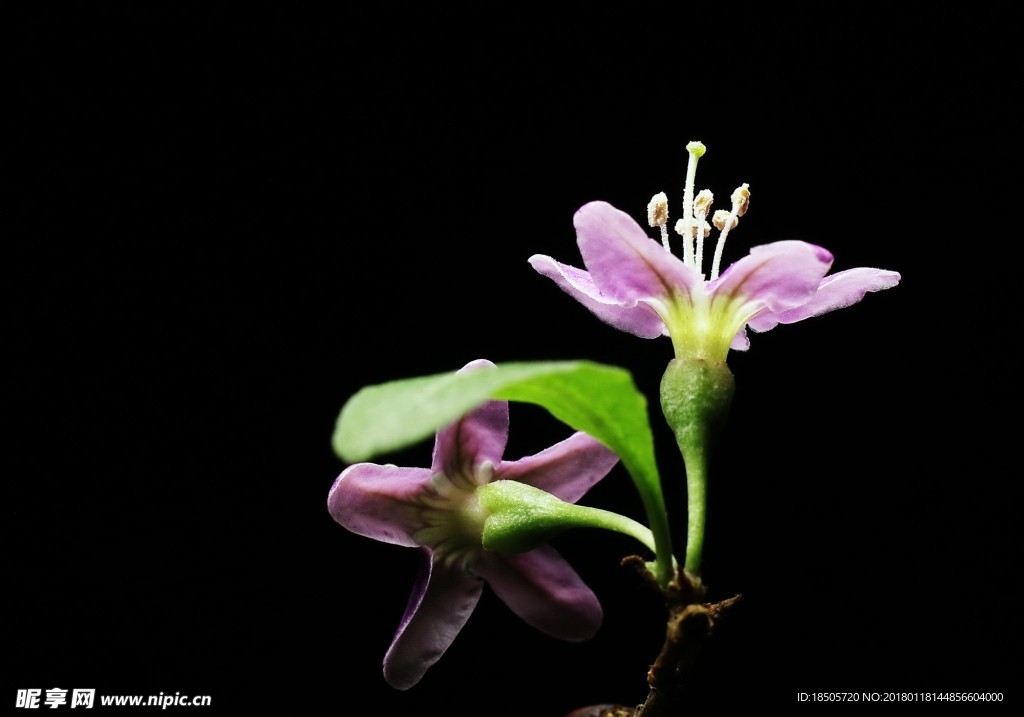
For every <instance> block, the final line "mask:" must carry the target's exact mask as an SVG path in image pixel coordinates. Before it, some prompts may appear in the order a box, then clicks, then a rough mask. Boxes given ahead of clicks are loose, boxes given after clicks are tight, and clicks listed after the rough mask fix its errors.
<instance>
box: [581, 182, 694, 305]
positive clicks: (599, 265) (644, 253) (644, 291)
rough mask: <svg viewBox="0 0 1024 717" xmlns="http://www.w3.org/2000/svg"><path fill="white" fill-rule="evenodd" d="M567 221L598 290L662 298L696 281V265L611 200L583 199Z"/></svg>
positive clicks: (628, 297) (621, 297)
mask: <svg viewBox="0 0 1024 717" xmlns="http://www.w3.org/2000/svg"><path fill="white" fill-rule="evenodd" d="M573 224H575V226H576V242H577V244H579V247H580V254H582V256H583V263H584V265H585V266H586V267H587V270H589V271H590V275H591V276H592V277H593V280H594V283H595V284H596V285H597V286H598V287H599V288H600V290H601V293H602V294H604V295H605V296H607V297H609V298H611V299H614V300H617V301H636V300H639V299H650V298H654V299H666V298H668V297H671V296H672V295H673V294H674V293H685V292H688V291H689V290H691V289H693V288H695V287H698V286H700V285H701V284H702V279H701V277H700V275H699V274H698V273H697V272H696V271H694V270H693V269H691V268H689V267H687V266H686V265H685V264H683V262H682V261H681V260H680V259H679V258H678V257H676V256H675V255H673V254H672V253H670V252H667V251H665V248H664V247H663V246H662V245H661V244H660V243H659V242H656V241H654V240H653V239H651V238H650V237H649V236H647V233H646V232H645V231H644V230H643V228H641V226H640V225H639V224H637V223H636V221H634V220H633V218H632V217H630V216H629V215H628V214H626V213H625V212H622V211H619V210H618V209H616V208H615V207H613V206H612V205H611V204H608V203H606V202H590V203H589V204H584V205H583V206H582V207H581V208H580V209H579V210H578V211H577V212H576V215H575V216H574V217H573Z"/></svg>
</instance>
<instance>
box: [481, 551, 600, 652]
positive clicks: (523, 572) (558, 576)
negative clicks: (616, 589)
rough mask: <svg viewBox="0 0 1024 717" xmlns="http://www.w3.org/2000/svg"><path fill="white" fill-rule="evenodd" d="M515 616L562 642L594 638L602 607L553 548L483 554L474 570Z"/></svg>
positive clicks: (487, 552) (483, 552) (486, 552)
mask: <svg viewBox="0 0 1024 717" xmlns="http://www.w3.org/2000/svg"><path fill="white" fill-rule="evenodd" d="M474 572H476V573H477V574H478V575H480V576H482V577H483V578H484V579H485V580H487V583H488V584H489V585H490V586H491V587H492V588H493V589H494V592H495V593H496V594H497V595H498V597H500V598H501V599H502V600H503V601H504V603H505V604H506V605H508V606H509V608H510V609H511V610H512V612H514V613H515V614H516V615H518V616H519V617H521V618H522V619H523V620H525V621H526V622H527V623H529V624H530V625H532V626H533V627H535V628H537V629H538V630H540V631H542V632H545V633H547V634H548V635H551V636H552V637H557V638H559V639H562V640H572V641H580V640H587V639H589V638H591V637H593V636H594V633H595V632H597V629H598V628H599V627H600V626H601V618H602V611H601V603H599V602H598V601H597V596H595V595H594V593H593V591H591V589H590V588H588V587H587V586H586V585H585V584H584V582H583V580H582V579H581V578H580V576H579V575H577V574H576V571H575V570H573V569H572V567H571V566H570V565H569V563H567V562H566V561H565V558H563V557H562V556H561V555H559V554H558V553H557V552H556V551H555V549H554V548H551V547H549V546H546V545H545V546H542V547H540V548H537V549H536V550H531V551H529V552H526V553H516V554H502V553H492V552H489V551H482V552H481V553H480V557H479V560H478V561H477V564H476V566H475V567H474Z"/></svg>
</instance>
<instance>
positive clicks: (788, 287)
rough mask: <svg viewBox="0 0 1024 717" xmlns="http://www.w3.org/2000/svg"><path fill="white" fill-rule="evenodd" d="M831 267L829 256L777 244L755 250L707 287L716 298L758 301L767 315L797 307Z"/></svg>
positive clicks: (809, 247) (814, 248)
mask: <svg viewBox="0 0 1024 717" xmlns="http://www.w3.org/2000/svg"><path fill="white" fill-rule="evenodd" d="M830 266H832V255H831V254H830V253H829V252H828V251H826V250H825V249H822V248H821V247H820V246H815V245H814V244H808V243H807V242H802V241H777V242H773V243H771V244H764V245H762V246H756V247H754V248H753V249H751V250H750V254H749V255H748V256H745V257H743V258H742V259H740V260H739V261H738V262H736V263H735V264H733V265H731V266H730V267H729V268H728V269H726V270H725V273H723V274H722V275H721V276H720V277H718V279H716V280H715V281H713V282H711V283H710V284H708V292H710V293H712V294H714V295H715V296H734V297H738V298H741V299H745V300H747V301H759V302H761V303H763V304H764V305H765V306H766V307H767V308H768V310H769V311H772V312H779V311H785V310H786V309H791V308H793V307H795V306H800V305H801V304H803V303H805V302H806V301H807V300H808V299H810V298H811V297H812V296H813V295H814V292H815V291H817V290H818V283H819V282H820V281H821V278H822V277H823V276H825V274H826V273H827V272H828V269H829V267H830Z"/></svg>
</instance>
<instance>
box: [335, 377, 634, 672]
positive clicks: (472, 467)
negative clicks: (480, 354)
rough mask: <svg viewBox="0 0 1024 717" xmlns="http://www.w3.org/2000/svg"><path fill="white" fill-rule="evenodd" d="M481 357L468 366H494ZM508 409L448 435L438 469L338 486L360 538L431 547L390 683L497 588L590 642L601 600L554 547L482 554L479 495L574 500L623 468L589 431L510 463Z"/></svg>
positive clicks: (530, 613) (528, 616)
mask: <svg viewBox="0 0 1024 717" xmlns="http://www.w3.org/2000/svg"><path fill="white" fill-rule="evenodd" d="M492 365H493V364H491V363H490V362H488V361H482V360H481V361H474V362H472V363H470V364H468V365H467V366H466V367H465V368H463V369H462V370H463V371H466V370H475V369H480V368H484V367H488V366H492ZM507 437H508V404H507V403H506V402H504V401H489V402H488V403H486V404H484V405H483V406H481V407H480V408H478V409H476V410H474V411H473V412H471V413H469V414H468V415H466V416H465V417H463V418H462V419H460V420H459V421H457V422H456V423H454V424H452V425H450V426H448V427H446V428H443V429H441V430H440V431H438V432H437V436H436V438H435V443H434V454H433V461H432V464H431V467H430V468H429V469H427V468H399V467H397V466H394V465H377V464H373V463H358V464H355V465H352V466H349V467H348V468H346V469H345V471H344V472H343V473H342V474H341V475H340V476H339V477H338V479H337V481H335V483H334V486H333V487H332V488H331V492H330V494H329V495H328V498H327V506H328V510H329V511H330V513H331V515H332V516H333V517H334V519H335V520H336V521H338V522H339V523H341V525H343V526H344V527H346V528H347V529H349V530H351V531H352V532H354V533H358V534H359V535H363V536H366V537H368V538H374V539H376V540H381V541H384V542H387V543H394V544H395V545H403V546H407V547H417V548H419V549H420V550H421V551H422V556H423V560H422V569H421V571H420V575H419V579H418V580H417V582H416V586H415V588H414V590H413V593H412V596H411V597H410V598H409V604H408V606H407V607H406V610H405V616H404V617H403V618H402V621H401V623H400V624H399V627H398V632H397V633H396V634H395V638H394V640H393V641H392V643H391V647H390V648H389V649H388V652H387V655H386V656H385V658H384V678H385V679H386V680H387V681H388V683H389V684H390V685H392V686H393V687H396V688H398V689H402V690H404V689H408V688H409V687H412V686H413V685H415V684H416V683H417V682H419V680H420V679H421V678H422V677H423V675H424V673H425V672H426V671H427V669H428V668H429V667H430V666H431V665H433V664H434V663H435V662H437V660H438V659H439V658H440V657H441V655H443V654H444V652H445V650H446V649H448V646H449V645H450V644H451V643H452V640H454V639H455V636H456V635H457V634H458V632H459V630H461V629H462V626H463V625H464V624H465V623H466V620H468V619H469V616H470V614H471V613H472V612H473V609H474V607H476V604H477V601H478V600H479V599H480V594H481V592H482V590H483V584H484V582H485V581H486V582H487V583H488V584H489V585H490V586H491V588H492V589H493V590H494V592H496V593H497V595H498V597H500V598H501V599H502V600H503V601H504V602H505V603H506V604H507V605H508V606H509V607H510V608H511V609H512V611H513V612H515V613H516V614H517V615H519V616H520V617H521V618H522V619H523V620H525V621H526V622H528V623H529V624H530V625H533V626H534V627H536V628H537V629H539V630H541V631H543V632H545V633H547V634H549V635H552V636H554V637H558V638H561V639H564V640H585V639H587V638H589V637H591V636H593V634H594V633H595V632H596V631H597V628H598V627H599V626H600V623H601V616H602V613H601V605H600V603H598V601H597V598H596V597H595V595H594V593H593V592H592V591H591V590H590V588H588V587H587V586H586V585H585V584H584V583H583V581H582V580H581V579H580V577H579V575H577V574H576V572H575V571H574V570H573V569H572V568H571V567H570V566H569V564H568V563H567V562H566V561H565V559H564V558H562V557H561V556H560V555H559V554H558V553H557V552H556V551H555V550H554V549H553V548H551V547H549V546H546V545H545V546H542V547H539V548H536V549H534V550H530V551H527V552H523V553H517V554H502V553H496V552H491V551H487V550H484V549H483V548H482V547H481V535H482V531H483V525H484V522H485V521H486V519H487V517H488V513H487V511H486V510H485V509H484V508H483V507H481V505H480V503H479V501H478V499H477V496H476V490H477V488H478V487H480V486H483V485H486V484H488V483H491V482H493V481H497V480H514V481H519V482H522V483H526V484H529V485H532V486H534V487H537V488H541V489H543V490H545V491H547V492H549V493H551V494H553V495H555V496H557V497H558V498H561V499H562V500H564V501H567V502H572V503H575V502H576V501H577V500H579V499H580V497H582V496H583V495H584V494H585V493H586V492H587V490H589V489H590V487H591V486H593V485H594V484H595V483H597V481H599V480H601V479H602V478H603V477H604V476H605V475H607V474H608V472H609V471H610V470H611V469H612V467H613V466H614V465H615V464H616V463H617V462H618V457H617V456H616V455H615V454H614V453H612V452H611V451H610V450H608V449H607V448H605V447H604V446H603V445H602V444H600V443H598V442H597V441H596V440H595V439H593V438H591V437H590V436H588V435H586V434H585V433H576V434H574V435H572V436H571V437H570V438H568V439H566V440H565V441H562V442H561V443H558V444H556V445H554V446H552V447H551V448H548V449H546V450H544V451H542V452H540V453H538V454H536V455H534V456H529V457H527V458H522V459H520V460H517V461H504V460H502V455H503V454H504V451H505V444H506V440H507Z"/></svg>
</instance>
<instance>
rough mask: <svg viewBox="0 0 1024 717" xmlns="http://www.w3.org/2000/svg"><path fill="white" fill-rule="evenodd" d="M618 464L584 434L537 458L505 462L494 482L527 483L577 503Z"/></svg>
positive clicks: (528, 457) (601, 447)
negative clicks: (511, 481) (513, 481)
mask: <svg viewBox="0 0 1024 717" xmlns="http://www.w3.org/2000/svg"><path fill="white" fill-rule="evenodd" d="M618 462H619V457H618V456H617V455H615V454H614V453H613V452H612V451H611V450H609V449H608V448H607V447H605V445H604V444H602V443H600V442H599V441H598V440H597V439H595V438H593V437H591V436H589V435H587V434H586V433H583V432H582V431H580V432H577V433H574V434H573V435H572V436H570V437H569V438H567V439H565V440H564V441H562V442H561V443H556V444H555V445H553V446H551V447H550V448H546V449H544V450H543V451H541V452H540V453H537V454H536V455H532V456H527V457H526V458H520V459H519V460H518V461H507V462H503V463H502V464H501V465H500V466H498V468H497V470H495V472H494V479H495V480H515V481H519V482H520V483H526V484H528V485H532V486H534V487H535V488H540V489H541V490H545V491H547V492H548V493H551V494H552V495H555V496H557V497H559V498H561V499H562V500H564V501H568V502H570V503H575V502H576V501H578V500H579V499H580V498H582V497H583V495H584V494H585V493H586V492H587V491H588V490H590V488H591V486H593V485H594V484H595V483H597V482H598V481H599V480H601V479H602V478H604V477H605V476H606V475H608V471H610V470H611V469H612V468H614V467H615V464H616V463H618Z"/></svg>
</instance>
